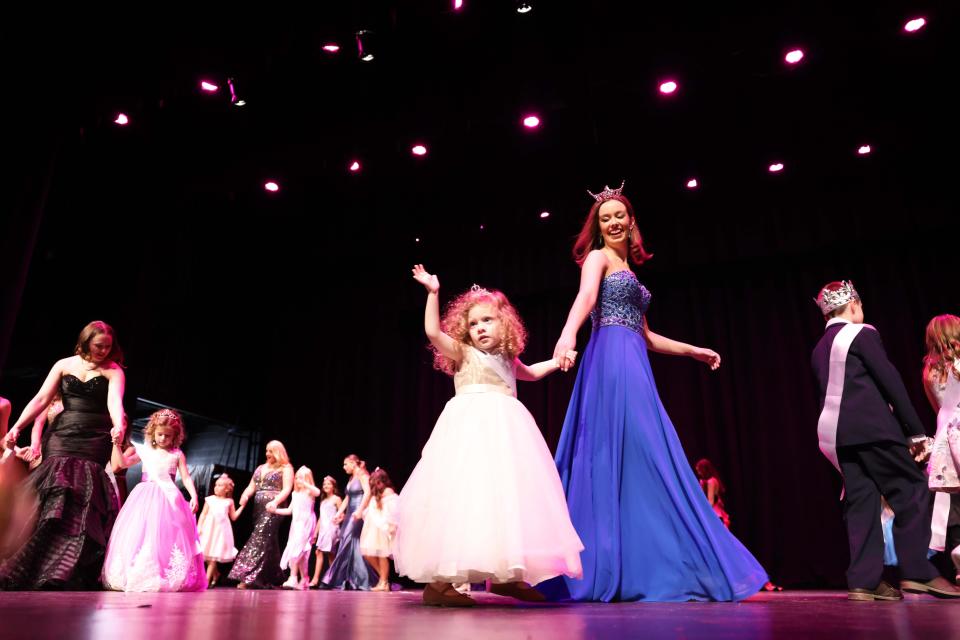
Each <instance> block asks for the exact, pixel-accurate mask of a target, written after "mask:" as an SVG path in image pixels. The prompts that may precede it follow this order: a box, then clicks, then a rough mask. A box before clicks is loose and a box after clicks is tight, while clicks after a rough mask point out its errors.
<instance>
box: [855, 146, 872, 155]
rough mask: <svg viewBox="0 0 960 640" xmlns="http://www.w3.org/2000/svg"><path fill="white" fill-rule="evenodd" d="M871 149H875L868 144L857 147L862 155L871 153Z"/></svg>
mask: <svg viewBox="0 0 960 640" xmlns="http://www.w3.org/2000/svg"><path fill="white" fill-rule="evenodd" d="M871 151H873V149H871V148H870V145H868V144H862V145H860V148H858V149H857V153H858V154H860V155H861V156H866V155H869V154H870V152H871Z"/></svg>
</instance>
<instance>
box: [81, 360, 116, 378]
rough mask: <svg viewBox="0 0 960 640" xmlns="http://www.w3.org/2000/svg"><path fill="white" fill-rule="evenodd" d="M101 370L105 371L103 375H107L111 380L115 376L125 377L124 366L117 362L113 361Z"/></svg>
mask: <svg viewBox="0 0 960 640" xmlns="http://www.w3.org/2000/svg"><path fill="white" fill-rule="evenodd" d="M77 357H79V356H77ZM101 371H102V372H103V375H104V376H106V377H107V379H108V380H111V379H113V378H117V379H119V380H123V379H124V373H123V367H121V366H120V365H118V364H117V363H116V362H111V363H110V366H107V367H103V369H102V370H101Z"/></svg>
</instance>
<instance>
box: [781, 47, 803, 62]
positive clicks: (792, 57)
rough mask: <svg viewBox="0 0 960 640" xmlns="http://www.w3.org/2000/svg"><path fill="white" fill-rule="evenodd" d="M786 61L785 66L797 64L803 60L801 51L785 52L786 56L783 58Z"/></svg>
mask: <svg viewBox="0 0 960 640" xmlns="http://www.w3.org/2000/svg"><path fill="white" fill-rule="evenodd" d="M783 59H784V60H786V61H787V64H797V63H798V62H800V61H801V60H803V50H801V49H794V50H793V51H789V52H787V55H785V56H784V57H783Z"/></svg>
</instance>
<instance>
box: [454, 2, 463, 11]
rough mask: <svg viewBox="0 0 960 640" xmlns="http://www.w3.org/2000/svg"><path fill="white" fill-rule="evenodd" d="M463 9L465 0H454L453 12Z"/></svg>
mask: <svg viewBox="0 0 960 640" xmlns="http://www.w3.org/2000/svg"><path fill="white" fill-rule="evenodd" d="M460 9H463V0H453V10H454V11H460Z"/></svg>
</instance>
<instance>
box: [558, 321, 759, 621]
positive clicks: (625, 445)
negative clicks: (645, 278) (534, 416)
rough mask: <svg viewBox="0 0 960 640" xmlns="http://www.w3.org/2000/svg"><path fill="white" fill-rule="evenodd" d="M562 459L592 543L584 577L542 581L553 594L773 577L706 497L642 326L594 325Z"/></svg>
mask: <svg viewBox="0 0 960 640" xmlns="http://www.w3.org/2000/svg"><path fill="white" fill-rule="evenodd" d="M556 463H557V468H558V471H559V473H560V479H561V482H562V483H563V488H564V493H565V494H566V498H567V505H568V507H569V509H570V517H571V520H572V521H573V525H574V527H575V528H576V530H577V533H578V534H579V535H580V538H581V540H582V541H583V544H584V546H585V550H584V551H583V552H582V554H581V560H582V563H583V579H582V580H574V579H571V578H565V577H564V578H557V579H555V580H553V581H550V582H549V583H545V584H543V585H541V587H540V588H541V590H543V591H544V592H545V593H547V594H548V596H550V597H551V598H552V599H558V600H577V601H601V602H611V601H618V600H619V601H650V602H683V601H688V600H700V601H705V600H717V601H732V600H742V599H743V598H747V597H749V596H751V595H753V594H754V593H756V592H757V591H759V590H760V588H761V587H762V586H763V585H764V584H765V583H766V581H767V575H766V572H765V571H764V570H763V567H761V566H760V564H759V563H758V562H757V560H756V559H755V558H754V557H753V555H752V554H751V553H750V552H749V551H747V549H746V548H745V547H744V546H743V544H741V543H740V541H739V540H737V539H736V538H735V537H734V536H733V534H731V533H730V532H729V531H728V530H727V529H726V527H724V526H723V523H722V522H721V521H720V519H719V518H718V517H717V514H716V513H714V511H713V509H712V508H711V507H710V504H709V503H708V502H707V499H706V496H704V494H703V490H702V489H701V488H700V484H699V482H698V481H697V478H696V476H695V475H694V473H693V471H692V470H691V468H690V464H689V462H688V461H687V458H686V455H685V454H684V452H683V447H682V446H681V444H680V440H679V438H678V437H677V433H676V430H675V429H674V426H673V424H672V423H671V422H670V418H669V417H668V416H667V412H666V410H664V408H663V404H662V403H661V402H660V397H659V395H658V394H657V388H656V385H655V383H654V380H653V372H652V371H651V369H650V361H649V359H648V357H647V346H646V343H645V342H644V340H643V338H642V336H640V335H639V334H638V333H636V332H634V331H632V330H630V329H627V328H625V327H619V326H610V327H602V328H600V329H599V330H596V331H594V333H593V335H592V336H591V338H590V343H589V344H588V345H587V348H586V351H585V352H584V355H583V359H582V362H581V365H580V370H579V371H578V373H577V380H576V383H575V386H574V390H573V396H572V397H571V399H570V405H569V407H568V408H567V416H566V419H565V420H564V423H563V431H562V433H561V435H560V442H559V444H558V447H557V454H556Z"/></svg>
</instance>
